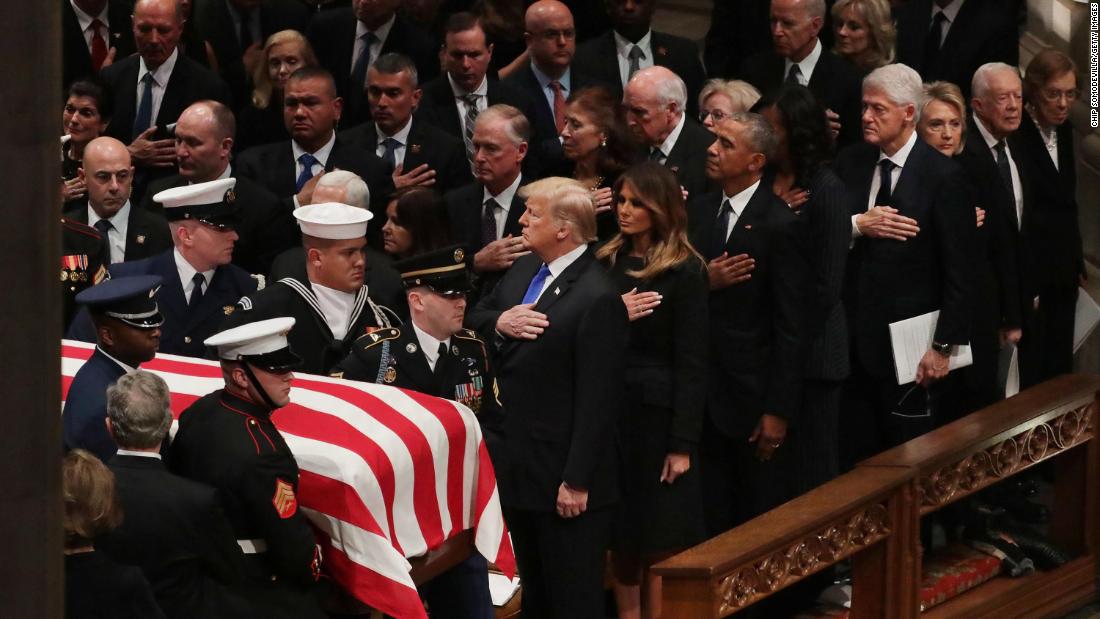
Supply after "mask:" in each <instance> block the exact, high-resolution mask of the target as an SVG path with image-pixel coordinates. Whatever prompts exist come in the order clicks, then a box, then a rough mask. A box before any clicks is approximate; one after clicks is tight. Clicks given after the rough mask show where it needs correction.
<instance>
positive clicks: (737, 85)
mask: <svg viewBox="0 0 1100 619" xmlns="http://www.w3.org/2000/svg"><path fill="white" fill-rule="evenodd" d="M715 94H721V95H726V96H727V97H729V99H730V101H732V102H733V107H734V110H733V111H734V112H747V111H749V110H751V109H752V106H754V105H756V102H757V101H759V100H760V91H759V90H757V89H756V87H755V86H753V85H752V84H750V83H748V82H743V81H741V80H723V79H718V78H714V79H709V80H707V81H706V82H704V83H703V90H701V91H700V92H699V104H700V105H702V104H703V103H704V102H705V101H706V100H707V99H709V98H710V96H711V95H715Z"/></svg>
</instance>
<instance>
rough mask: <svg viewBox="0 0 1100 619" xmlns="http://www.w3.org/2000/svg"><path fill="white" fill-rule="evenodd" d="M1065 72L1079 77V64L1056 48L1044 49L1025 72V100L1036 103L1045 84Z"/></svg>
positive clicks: (1028, 64) (1032, 60)
mask: <svg viewBox="0 0 1100 619" xmlns="http://www.w3.org/2000/svg"><path fill="white" fill-rule="evenodd" d="M1063 73H1073V75H1074V77H1077V65H1076V64H1075V63H1074V62H1073V59H1072V58H1070V57H1069V56H1067V55H1065V54H1063V53H1062V52H1060V51H1058V50H1056V49H1044V50H1043V51H1041V52H1039V53H1038V54H1036V55H1035V57H1034V58H1032V59H1031V62H1029V63H1027V71H1026V72H1025V73H1024V100H1025V101H1027V102H1029V103H1032V104H1035V103H1037V102H1038V98H1039V93H1040V92H1042V90H1043V86H1045V85H1046V83H1047V82H1049V81H1050V80H1052V79H1054V78H1056V77H1058V76H1060V75H1062V74H1063Z"/></svg>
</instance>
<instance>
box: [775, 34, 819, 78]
mask: <svg viewBox="0 0 1100 619" xmlns="http://www.w3.org/2000/svg"><path fill="white" fill-rule="evenodd" d="M821 49H822V48H821V39H816V40H815V41H814V48H813V49H812V50H810V53H809V55H808V56H806V57H805V58H803V59H802V60H800V61H799V62H797V63H795V62H791V60H790V59H789V58H787V59H784V61H783V78H784V79H786V78H787V74H788V73H790V71H791V65H793V64H797V65H798V70H799V71H800V72H801V73H802V80H803V81H802V84H803V85H806V84H809V83H810V78H811V77H813V74H814V68H815V67H817V61H818V60H820V59H821Z"/></svg>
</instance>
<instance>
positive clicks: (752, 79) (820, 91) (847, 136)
mask: <svg viewBox="0 0 1100 619" xmlns="http://www.w3.org/2000/svg"><path fill="white" fill-rule="evenodd" d="M784 63H785V60H784V58H783V57H782V56H780V55H778V54H776V53H775V52H774V51H772V50H768V51H764V52H760V53H757V54H755V55H753V56H750V57H749V58H746V59H745V61H744V62H743V63H741V68H740V70H739V72H738V77H739V78H741V79H743V80H745V81H746V82H748V83H750V84H752V85H753V86H756V88H757V89H759V90H760V92H762V93H765V94H766V93H769V92H772V91H774V90H777V89H779V88H780V87H781V86H782V85H783V81H784V79H786V77H787V76H786V74H785V73H784V71H783V67H784ZM862 83H863V76H862V75H861V74H860V71H859V69H857V68H856V67H855V65H853V64H852V63H850V62H848V61H847V60H845V59H844V58H841V57H840V56H837V55H836V54H834V53H832V52H830V51H829V50H827V49H822V50H821V56H820V57H819V58H818V60H817V65H815V66H814V72H813V73H812V74H811V75H810V84H809V89H810V90H812V91H813V93H814V96H815V97H817V100H818V102H819V103H821V106H822V107H825V108H828V109H830V110H832V111H834V112H836V113H837V114H838V115H840V135H838V136H837V143H838V144H840V145H841V146H845V145H848V144H856V143H859V142H862V141H863V128H862V122H861V120H860V110H861V109H862V105H863V104H862V97H863V86H862Z"/></svg>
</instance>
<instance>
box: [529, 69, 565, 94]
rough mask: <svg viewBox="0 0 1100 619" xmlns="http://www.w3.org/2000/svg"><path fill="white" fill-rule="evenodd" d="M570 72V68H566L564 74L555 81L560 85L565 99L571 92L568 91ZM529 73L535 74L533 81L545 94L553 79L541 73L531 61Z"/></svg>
mask: <svg viewBox="0 0 1100 619" xmlns="http://www.w3.org/2000/svg"><path fill="white" fill-rule="evenodd" d="M571 71H572V67H569V68H566V69H565V73H562V74H561V77H559V78H558V80H557V81H558V83H559V84H561V90H562V96H563V97H565V98H569V93H570V92H572V91H570V90H569V75H570V73H571ZM531 72H532V73H534V74H535V80H536V81H538V83H539V88H541V89H542V91H543V92H546V90H547V89H548V88H550V82H552V81H554V79H553V78H552V77H550V76H549V75H547V74H545V73H543V72H542V70H541V69H539V68H538V66H537V65H536V64H535V61H534V60H533V59H532V60H531Z"/></svg>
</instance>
